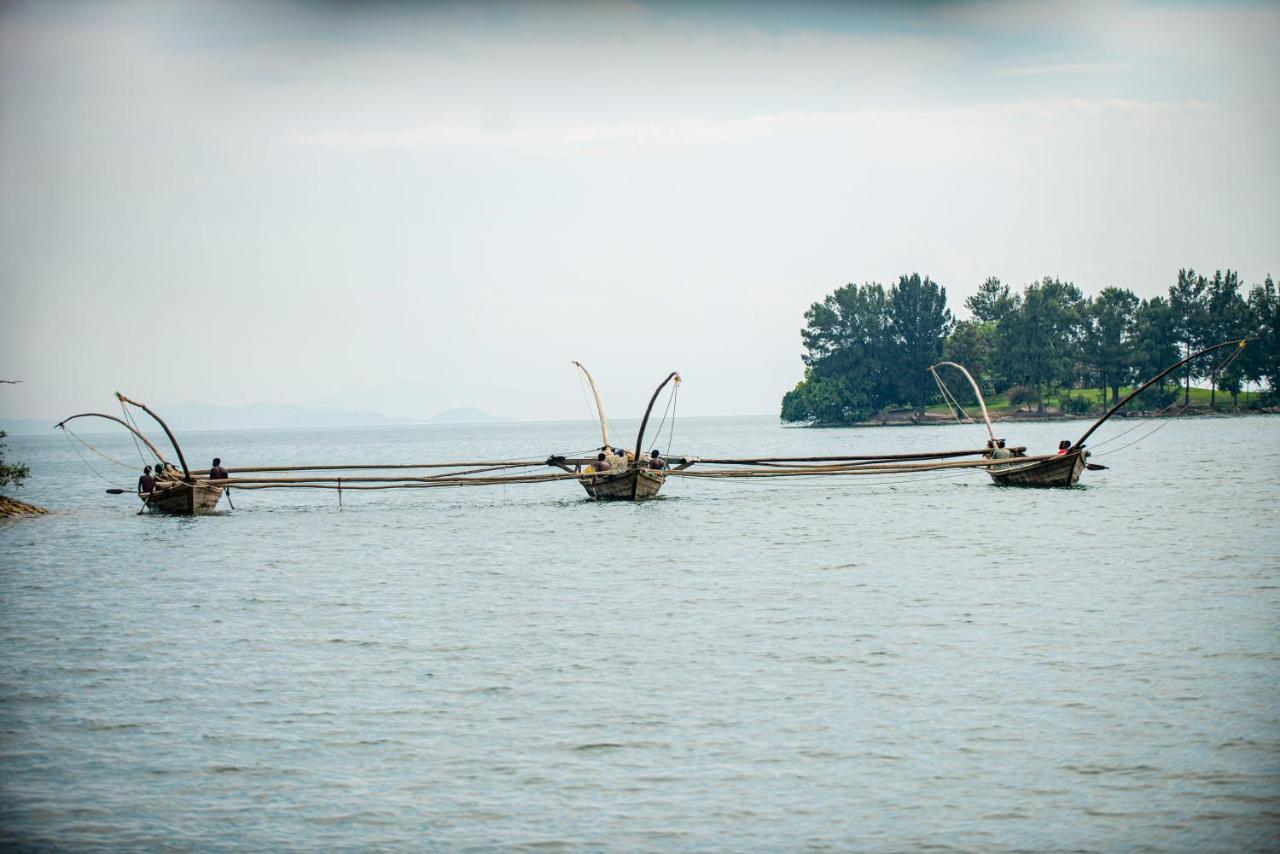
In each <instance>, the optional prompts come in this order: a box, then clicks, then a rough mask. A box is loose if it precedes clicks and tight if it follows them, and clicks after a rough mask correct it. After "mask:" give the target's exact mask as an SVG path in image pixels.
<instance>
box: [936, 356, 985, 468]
mask: <svg viewBox="0 0 1280 854" xmlns="http://www.w3.org/2000/svg"><path fill="white" fill-rule="evenodd" d="M943 365H948V366H950V367H952V368H955V369H956V370H957V371H959V372H960V373H962V374H964V378H965V379H967V380H968V381H969V385H970V386H972V387H973V393H974V395H975V396H976V397H977V398H978V405H979V406H981V407H982V420H983V421H985V422H986V423H987V435H988V436H990V437H991V442H992V446H993V447H994V445H995V441H996V431H995V430H994V429H992V427H991V416H990V415H989V414H988V413H987V401H986V400H984V399H983V397H982V389H980V388H978V383H977V381H976V380H975V379H974V378H973V374H971V373H969V371H968V369H967V368H965V366H964V365H961V364H959V363H958V362H939V363H938V364H936V365H932V366H930V368H929V373H931V374H933V376H934V378H935V379H938V371H937V369H938V368H940V367H942V366H943ZM938 382H939V383H941V382H942V380H941V379H938ZM948 393H949V392H948ZM957 403H958V401H957Z"/></svg>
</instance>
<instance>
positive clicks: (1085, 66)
mask: <svg viewBox="0 0 1280 854" xmlns="http://www.w3.org/2000/svg"><path fill="white" fill-rule="evenodd" d="M1137 67H1138V66H1137V63H1135V62H1128V61H1121V60H1111V61H1108V62H1060V63H1057V64H1054V65H1024V66H1020V67H1018V68H1006V69H1004V70H1003V71H1001V72H999V74H1000V76H1002V77H1053V76H1058V75H1069V74H1105V73H1111V72H1117V71H1132V70H1134V69H1135V68H1137Z"/></svg>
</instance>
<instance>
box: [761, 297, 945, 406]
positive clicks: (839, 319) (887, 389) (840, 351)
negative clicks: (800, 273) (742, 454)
mask: <svg viewBox="0 0 1280 854" xmlns="http://www.w3.org/2000/svg"><path fill="white" fill-rule="evenodd" d="M804 317H805V324H806V325H805V329H804V331H803V332H802V333H801V337H802V338H803V340H804V346H805V350H806V352H805V355H804V364H805V375H804V380H802V381H801V382H800V383H799V384H798V385H797V386H796V387H795V388H794V389H792V390H791V391H789V392H787V394H786V396H785V397H783V399H782V418H783V420H784V421H820V422H826V423H844V422H853V421H861V420H863V419H865V418H868V417H870V416H871V415H873V414H874V413H875V412H877V411H879V410H880V409H883V408H884V407H885V406H886V405H887V404H888V403H889V402H895V403H896V402H904V403H909V404H911V405H913V406H915V407H916V408H917V409H923V408H924V406H925V404H926V403H928V401H929V398H930V396H931V395H930V391H931V390H932V389H933V379H932V378H931V377H930V376H929V374H928V368H929V366H930V365H932V364H933V363H934V362H937V361H938V360H939V359H941V358H942V352H943V346H944V343H945V341H946V339H947V335H948V334H949V333H950V331H951V327H952V319H951V312H950V310H948V309H947V292H946V289H945V288H940V287H938V285H936V284H935V283H934V282H932V281H930V280H929V279H928V278H923V279H922V278H921V277H920V276H919V275H917V274H912V275H910V276H901V277H899V279H898V283H897V284H896V285H894V286H892V287H891V288H889V289H888V290H887V291H886V290H885V288H884V287H883V286H882V285H879V284H876V283H874V282H873V283H870V284H866V285H853V284H850V285H845V286H844V287H843V288H840V289H838V290H837V291H836V292H835V293H833V294H831V295H830V296H828V297H827V298H826V299H825V300H823V301H822V302H816V303H814V304H813V305H812V306H810V307H809V310H808V311H807V312H805V316H804Z"/></svg>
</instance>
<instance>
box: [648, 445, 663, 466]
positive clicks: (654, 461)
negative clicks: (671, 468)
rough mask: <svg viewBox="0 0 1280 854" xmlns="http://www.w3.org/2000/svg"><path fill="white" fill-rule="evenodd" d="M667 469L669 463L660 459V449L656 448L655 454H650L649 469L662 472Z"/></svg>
mask: <svg viewBox="0 0 1280 854" xmlns="http://www.w3.org/2000/svg"><path fill="white" fill-rule="evenodd" d="M666 467H667V461H666V460H664V459H663V458H662V457H660V456H659V455H658V449H657V448H654V449H653V452H652V453H650V454H649V468H651V469H658V470H661V469H664V468H666Z"/></svg>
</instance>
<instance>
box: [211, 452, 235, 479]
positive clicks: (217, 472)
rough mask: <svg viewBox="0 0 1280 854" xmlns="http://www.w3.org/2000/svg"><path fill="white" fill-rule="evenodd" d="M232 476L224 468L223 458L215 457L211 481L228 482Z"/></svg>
mask: <svg viewBox="0 0 1280 854" xmlns="http://www.w3.org/2000/svg"><path fill="white" fill-rule="evenodd" d="M230 476H231V475H229V474H227V470H226V469H224V468H223V467H222V458H221V457H214V458H213V465H212V466H210V467H209V480H226V479H227V478H229V477H230Z"/></svg>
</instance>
